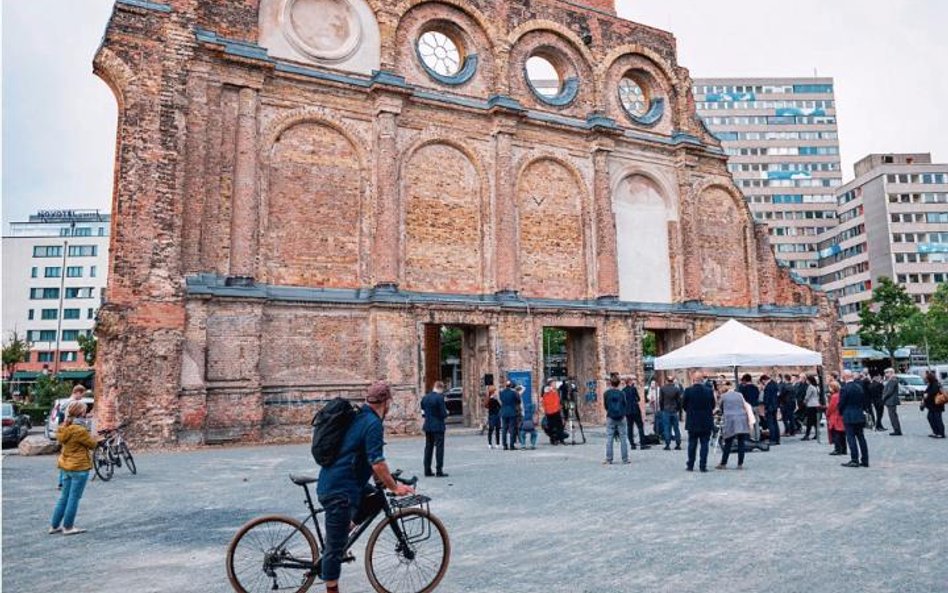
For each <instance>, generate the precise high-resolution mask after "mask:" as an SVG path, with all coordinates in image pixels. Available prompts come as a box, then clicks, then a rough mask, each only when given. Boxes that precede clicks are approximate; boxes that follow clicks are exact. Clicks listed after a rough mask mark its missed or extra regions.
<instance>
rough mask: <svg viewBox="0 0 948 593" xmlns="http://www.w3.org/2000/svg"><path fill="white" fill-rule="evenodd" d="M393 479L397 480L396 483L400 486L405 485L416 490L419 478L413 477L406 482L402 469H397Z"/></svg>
mask: <svg viewBox="0 0 948 593" xmlns="http://www.w3.org/2000/svg"><path fill="white" fill-rule="evenodd" d="M392 477H393V478H394V479H395V481H396V482H398V483H400V484H404V485H406V486H411V487H412V488H414V487H415V484H417V483H418V476H412V477H411V478H410V479H408V480H406V479H405V478H403V477H402V470H400V469H397V470H395V471H394V472H392Z"/></svg>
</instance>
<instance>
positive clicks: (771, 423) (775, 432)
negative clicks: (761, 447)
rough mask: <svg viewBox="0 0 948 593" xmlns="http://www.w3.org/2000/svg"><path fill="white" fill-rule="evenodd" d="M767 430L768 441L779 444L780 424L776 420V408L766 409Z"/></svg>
mask: <svg viewBox="0 0 948 593" xmlns="http://www.w3.org/2000/svg"><path fill="white" fill-rule="evenodd" d="M767 430H768V431H770V443H771V444H773V445H779V444H780V424H779V423H778V422H777V410H774V411H770V410H767Z"/></svg>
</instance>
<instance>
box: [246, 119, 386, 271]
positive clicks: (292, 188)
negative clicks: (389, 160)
mask: <svg viewBox="0 0 948 593" xmlns="http://www.w3.org/2000/svg"><path fill="white" fill-rule="evenodd" d="M346 128H347V126H345V125H344V124H341V123H340V122H338V121H332V120H330V119H327V118H324V117H322V114H321V113H318V112H317V110H301V111H298V112H291V113H289V114H286V115H285V116H284V117H282V118H278V120H275V121H274V122H271V124H270V125H269V126H268V127H267V128H266V130H265V131H264V133H263V134H262V135H261V137H262V140H263V142H262V144H261V146H260V150H261V154H260V163H261V165H260V171H261V175H260V186H259V192H260V204H261V208H260V213H261V216H260V237H261V250H260V252H261V253H260V261H259V266H260V269H261V274H260V275H261V276H262V277H263V278H266V281H267V282H268V283H272V284H277V285H290V286H310V287H328V288H356V287H358V286H360V285H361V284H362V279H363V277H364V270H363V268H364V262H363V258H362V257H361V254H362V253H364V252H365V249H364V245H363V243H364V241H365V235H366V233H365V232H364V225H365V218H366V216H365V210H366V193H367V185H368V183H367V179H368V178H369V176H368V175H367V174H366V167H365V164H364V153H363V151H362V150H360V145H359V144H358V141H357V139H356V137H354V135H353V134H352V133H347V129H346Z"/></svg>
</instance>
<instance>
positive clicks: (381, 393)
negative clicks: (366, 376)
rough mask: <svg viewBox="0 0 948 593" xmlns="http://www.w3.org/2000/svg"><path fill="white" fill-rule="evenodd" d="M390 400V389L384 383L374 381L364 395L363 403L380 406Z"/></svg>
mask: <svg viewBox="0 0 948 593" xmlns="http://www.w3.org/2000/svg"><path fill="white" fill-rule="evenodd" d="M391 398H392V387H391V386H390V385H389V384H388V383H386V382H385V381H376V382H375V383H373V384H372V386H371V387H369V391H368V392H367V393H366V394H365V401H367V402H368V403H370V404H380V403H382V402H384V401H386V400H389V399H391Z"/></svg>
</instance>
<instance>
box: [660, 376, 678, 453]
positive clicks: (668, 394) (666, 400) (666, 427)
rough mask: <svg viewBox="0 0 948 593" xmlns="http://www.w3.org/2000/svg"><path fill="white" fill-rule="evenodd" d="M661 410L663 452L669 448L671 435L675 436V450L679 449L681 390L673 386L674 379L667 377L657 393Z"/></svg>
mask: <svg viewBox="0 0 948 593" xmlns="http://www.w3.org/2000/svg"><path fill="white" fill-rule="evenodd" d="M658 400H659V407H660V409H661V412H660V414H661V419H662V423H661V425H662V436H663V438H664V439H665V450H666V451H668V450H669V449H670V448H671V440H672V433H674V435H675V449H681V428H680V427H679V426H678V422H679V420H678V413H679V412H680V411H681V388H680V387H678V385H676V384H675V377H673V376H672V375H668V376H667V377H666V378H665V384H664V385H662V388H661V389H660V390H659V392H658Z"/></svg>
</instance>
